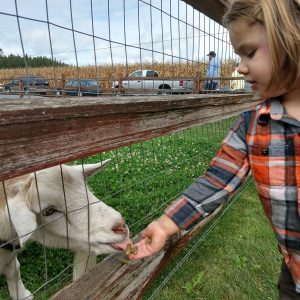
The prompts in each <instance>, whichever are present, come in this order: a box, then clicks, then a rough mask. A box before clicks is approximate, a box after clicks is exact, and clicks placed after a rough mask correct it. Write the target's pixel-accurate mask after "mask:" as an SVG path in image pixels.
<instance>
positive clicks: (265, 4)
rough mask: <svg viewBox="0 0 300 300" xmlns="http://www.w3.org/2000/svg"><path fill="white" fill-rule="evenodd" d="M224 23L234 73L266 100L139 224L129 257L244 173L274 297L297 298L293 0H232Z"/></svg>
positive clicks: (145, 252)
mask: <svg viewBox="0 0 300 300" xmlns="http://www.w3.org/2000/svg"><path fill="white" fill-rule="evenodd" d="M224 23H225V26H227V28H228V30H229V34H230V39H231V43H232V46H233V48H234V49H235V52H236V53H237V54H238V55H239V56H240V64H239V66H238V72H239V73H240V74H242V75H244V76H245V80H246V81H247V82H249V83H250V84H251V87H252V89H253V90H255V91H257V92H258V93H259V94H260V95H261V96H262V97H263V98H265V99H266V100H265V101H264V102H262V103H261V104H260V105H258V106H256V107H254V108H253V109H252V110H251V111H249V112H245V113H243V114H241V116H240V117H239V119H238V121H237V122H236V123H235V124H234V126H233V127H232V129H231V131H230V132H229V134H228V136H227V138H226V139H225V140H224V142H223V145H222V148H221V149H220V150H219V152H218V154H217V156H216V157H215V158H214V159H213V160H212V162H211V165H210V167H209V168H208V170H207V172H206V173H205V175H204V176H201V177H200V178H198V179H197V180H196V182H195V183H194V184H192V185H191V186H190V187H189V188H187V190H186V191H185V192H184V193H183V195H182V196H181V197H179V199H177V200H176V201H175V202H174V203H173V204H172V205H171V206H169V207H168V208H167V209H166V210H165V213H164V215H162V216H161V217H160V218H159V219H158V220H156V221H154V222H152V223H151V224H149V225H148V226H147V228H146V229H145V230H144V231H143V233H142V240H141V241H139V242H138V243H137V244H136V245H137V246H138V247H139V252H138V254H137V255H131V259H139V258H143V257H146V256H149V255H153V254H154V253H156V252H158V251H159V250H161V249H162V248H163V246H164V245H165V242H166V240H167V238H168V237H169V236H170V235H172V234H174V233H176V232H178V231H179V230H180V229H190V228H191V227H192V226H193V225H194V224H195V223H197V222H199V221H200V220H202V219H203V218H205V217H206V216H207V215H209V214H210V213H212V212H213V211H214V210H215V209H216V208H217V207H218V206H219V205H220V204H222V203H224V202H225V201H227V200H228V198H229V196H230V195H231V194H232V193H233V192H235V191H236V190H237V189H238V187H239V186H240V185H241V184H242V182H243V181H244V179H245V178H246V176H247V174H248V173H249V171H250V170H251V171H252V175H253V177H254V179H255V181H256V186H257V191H258V194H259V197H260V200H261V202H262V205H263V208H264V210H265V213H266V215H267V217H268V219H269V221H270V223H271V225H272V228H273V230H274V232H275V237H276V239H277V241H278V243H279V246H280V250H281V253H282V255H283V258H284V260H283V265H282V270H281V280H280V284H279V289H280V299H300V70H299V65H300V1H299V0H233V1H231V3H230V7H229V8H228V11H227V12H226V14H225V16H224ZM149 238H150V239H149ZM149 241H151V242H150V243H149Z"/></svg>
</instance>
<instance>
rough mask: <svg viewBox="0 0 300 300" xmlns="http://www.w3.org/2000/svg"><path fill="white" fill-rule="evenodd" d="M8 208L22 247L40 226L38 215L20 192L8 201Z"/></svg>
mask: <svg viewBox="0 0 300 300" xmlns="http://www.w3.org/2000/svg"><path fill="white" fill-rule="evenodd" d="M6 209H7V208H6ZM7 210H8V213H9V214H10V219H11V222H12V224H13V226H14V228H15V230H16V232H17V234H18V237H19V241H20V246H21V247H22V246H23V245H24V244H25V242H26V241H27V240H28V239H29V238H30V236H31V235H32V233H33V231H34V230H35V229H36V228H37V226H38V225H37V221H36V216H35V214H34V213H33V212H32V211H31V210H30V209H29V207H28V205H27V203H26V202H25V201H24V199H22V197H20V195H19V194H17V195H16V196H15V197H14V198H13V199H11V200H10V201H8V209H7Z"/></svg>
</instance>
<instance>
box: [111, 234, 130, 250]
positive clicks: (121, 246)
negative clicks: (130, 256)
mask: <svg viewBox="0 0 300 300" xmlns="http://www.w3.org/2000/svg"><path fill="white" fill-rule="evenodd" d="M128 244H131V245H133V243H132V241H131V239H130V238H128V237H127V238H125V239H124V240H123V241H122V242H120V243H116V244H110V246H111V247H112V248H114V249H116V250H118V251H124V250H126V247H127V245H128Z"/></svg>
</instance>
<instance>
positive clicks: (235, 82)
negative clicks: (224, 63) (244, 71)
mask: <svg viewBox="0 0 300 300" xmlns="http://www.w3.org/2000/svg"><path fill="white" fill-rule="evenodd" d="M238 66H239V64H238V63H237V64H236V68H235V70H234V71H233V72H232V74H231V77H239V78H236V79H232V80H231V81H230V89H231V90H232V91H244V88H245V81H244V76H243V75H241V74H240V73H239V72H238V71H237V69H238Z"/></svg>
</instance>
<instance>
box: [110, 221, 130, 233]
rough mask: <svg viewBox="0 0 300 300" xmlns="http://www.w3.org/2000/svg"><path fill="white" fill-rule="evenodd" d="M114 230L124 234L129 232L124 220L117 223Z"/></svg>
mask: <svg viewBox="0 0 300 300" xmlns="http://www.w3.org/2000/svg"><path fill="white" fill-rule="evenodd" d="M112 231H113V232H115V233H120V234H124V233H127V226H126V224H125V222H124V221H122V222H120V223H117V224H115V225H114V226H113V228H112Z"/></svg>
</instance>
